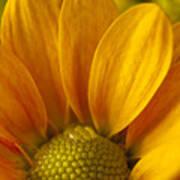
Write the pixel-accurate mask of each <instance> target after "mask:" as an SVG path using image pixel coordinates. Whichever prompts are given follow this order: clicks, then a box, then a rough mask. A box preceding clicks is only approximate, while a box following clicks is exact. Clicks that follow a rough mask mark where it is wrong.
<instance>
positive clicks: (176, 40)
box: [173, 23, 180, 63]
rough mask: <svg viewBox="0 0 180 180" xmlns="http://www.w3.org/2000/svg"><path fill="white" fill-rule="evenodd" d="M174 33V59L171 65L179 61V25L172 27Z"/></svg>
mask: <svg viewBox="0 0 180 180" xmlns="http://www.w3.org/2000/svg"><path fill="white" fill-rule="evenodd" d="M173 33H174V54H173V55H174V58H173V63H176V62H178V61H180V23H177V24H175V25H173Z"/></svg>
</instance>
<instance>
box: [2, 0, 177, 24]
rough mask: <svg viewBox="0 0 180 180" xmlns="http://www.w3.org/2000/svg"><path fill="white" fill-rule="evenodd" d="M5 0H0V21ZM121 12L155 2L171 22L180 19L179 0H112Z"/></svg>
mask: <svg viewBox="0 0 180 180" xmlns="http://www.w3.org/2000/svg"><path fill="white" fill-rule="evenodd" d="M6 1H7V0H0V21H1V16H2V13H3V10H4V6H5V4H6ZM114 1H115V3H116V4H117V6H118V8H119V10H120V11H121V12H123V11H125V10H127V9H128V8H130V7H132V6H133V5H136V4H139V3H145V2H149V3H150V2H154V3H157V4H158V5H159V6H160V7H161V8H162V9H163V10H164V11H165V12H166V14H167V15H168V16H169V18H170V19H171V20H172V22H173V23H175V22H178V21H180V0H114Z"/></svg>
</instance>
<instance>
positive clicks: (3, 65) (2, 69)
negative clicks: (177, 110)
mask: <svg viewBox="0 0 180 180" xmlns="http://www.w3.org/2000/svg"><path fill="white" fill-rule="evenodd" d="M0 99H1V101H0V127H1V128H2V129H4V132H5V131H6V132H9V134H12V135H13V136H14V137H16V139H18V140H19V141H21V142H22V143H23V144H26V145H27V146H29V145H30V146H31V145H33V144H34V143H37V142H39V140H42V137H45V133H46V126H47V116H46V109H45V105H44V102H43V101H42V98H41V96H40V94H39V91H38V89H37V87H36V85H35V83H34V81H33V79H32V77H31V75H30V74H29V73H28V71H27V70H26V69H25V67H24V66H23V64H21V62H20V61H19V60H18V59H17V58H16V57H15V56H14V55H13V54H12V53H10V52H9V51H5V50H3V49H0ZM0 135H2V132H1V133H0ZM5 135H7V136H8V137H9V138H10V139H12V138H11V137H10V136H9V135H8V133H6V134H5ZM12 140H13V139H12ZM34 145H35V144H34Z"/></svg>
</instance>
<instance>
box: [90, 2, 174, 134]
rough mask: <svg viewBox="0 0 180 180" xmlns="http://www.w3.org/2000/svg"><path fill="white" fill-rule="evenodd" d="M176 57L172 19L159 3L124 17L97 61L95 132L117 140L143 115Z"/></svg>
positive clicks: (93, 76)
mask: <svg viewBox="0 0 180 180" xmlns="http://www.w3.org/2000/svg"><path fill="white" fill-rule="evenodd" d="M171 57H172V32H171V26H170V24H169V21H168V19H167V18H166V16H165V15H164V14H163V12H162V11H161V10H160V9H159V7H158V6H156V5H155V4H142V5H139V6H136V7H134V8H132V9H130V10H129V11H128V12H126V13H125V14H123V15H121V16H120V17H119V18H118V19H117V20H116V21H115V22H114V23H113V24H112V26H111V27H110V28H109V29H108V31H107V32H106V34H105V35H104V37H103V39H102V40H101V42H100V44H99V46H98V48H97V51H96V53H95V56H94V60H93V64H92V69H91V74H90V83H89V102H90V109H91V112H92V115H93V120H94V123H95V126H96V128H97V129H98V130H99V131H100V132H101V133H103V134H106V135H109V136H111V135H113V134H115V133H118V132H119V131H121V130H122V129H123V128H125V127H126V126H127V125H128V124H129V123H130V122H132V120H134V119H135V118H136V116H137V115H138V114H139V113H140V112H141V111H142V110H143V108H144V107H145V106H146V105H147V103H148V102H149V100H150V99H151V98H152V96H153V95H154V93H155V92H156V90H157V88H158V87H159V86H160V84H161V82H162V80H163V79H164V77H165V75H166V73H167V71H168V69H169V66H170V61H171Z"/></svg>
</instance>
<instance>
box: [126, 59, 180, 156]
mask: <svg viewBox="0 0 180 180" xmlns="http://www.w3.org/2000/svg"><path fill="white" fill-rule="evenodd" d="M179 117H180V63H177V64H176V65H174V66H173V67H172V68H171V70H170V71H169V73H168V75H167V77H166V79H165V81H164V82H163V84H162V85H161V87H160V88H159V90H158V91H157V93H156V94H155V96H154V97H153V99H152V100H151V102H150V103H149V105H148V106H147V107H146V108H145V109H144V111H143V112H142V113H141V114H140V116H139V117H138V118H137V119H136V120H135V121H134V122H133V123H132V124H131V125H130V127H129V129H128V134H127V145H128V146H130V145H131V146H133V144H134V148H135V149H134V150H135V152H134V153H135V156H143V155H144V154H146V153H147V152H149V151H151V150H152V149H154V148H155V147H157V146H159V145H162V144H164V143H167V142H171V141H172V140H173V139H180V119H179Z"/></svg>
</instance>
